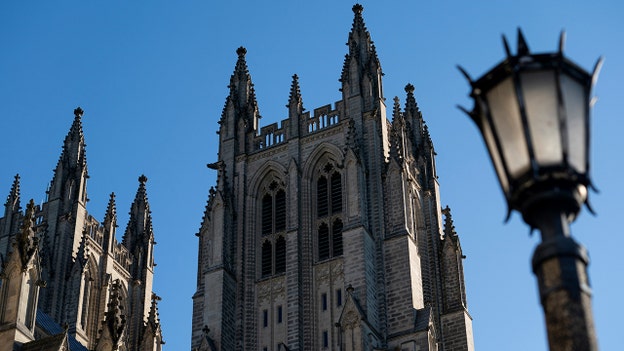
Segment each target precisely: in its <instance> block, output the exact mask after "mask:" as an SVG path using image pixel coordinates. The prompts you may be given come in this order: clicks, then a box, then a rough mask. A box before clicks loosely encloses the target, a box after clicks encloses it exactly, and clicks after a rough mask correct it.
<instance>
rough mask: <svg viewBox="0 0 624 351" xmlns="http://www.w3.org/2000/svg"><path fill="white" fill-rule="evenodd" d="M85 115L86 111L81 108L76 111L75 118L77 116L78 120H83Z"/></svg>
mask: <svg viewBox="0 0 624 351" xmlns="http://www.w3.org/2000/svg"><path fill="white" fill-rule="evenodd" d="M83 114H84V110H83V109H82V108H80V106H78V107H76V108H75V109H74V116H76V118H81V117H82V115H83Z"/></svg>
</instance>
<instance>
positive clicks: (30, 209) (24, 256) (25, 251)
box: [13, 199, 39, 269]
mask: <svg viewBox="0 0 624 351" xmlns="http://www.w3.org/2000/svg"><path fill="white" fill-rule="evenodd" d="M34 224H35V201H34V200H33V199H30V202H29V203H28V205H26V215H25V216H24V219H23V222H22V226H21V228H20V232H19V233H18V234H17V236H16V238H15V242H14V244H13V245H14V247H15V248H16V249H17V251H18V252H19V253H20V258H21V260H22V262H21V263H22V269H26V267H27V265H28V262H29V261H30V259H31V257H32V256H33V254H34V253H35V251H36V250H37V247H38V245H39V238H37V237H35V232H34V230H33V227H34Z"/></svg>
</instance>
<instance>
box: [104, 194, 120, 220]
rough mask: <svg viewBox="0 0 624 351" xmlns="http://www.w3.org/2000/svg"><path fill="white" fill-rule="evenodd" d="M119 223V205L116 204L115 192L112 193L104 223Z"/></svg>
mask: <svg viewBox="0 0 624 351" xmlns="http://www.w3.org/2000/svg"><path fill="white" fill-rule="evenodd" d="M116 223H117V205H116V204H115V193H111V194H110V198H109V200H108V206H106V214H105V215H104V225H110V224H113V225H115V224H116Z"/></svg>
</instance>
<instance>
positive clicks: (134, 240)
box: [123, 175, 153, 252]
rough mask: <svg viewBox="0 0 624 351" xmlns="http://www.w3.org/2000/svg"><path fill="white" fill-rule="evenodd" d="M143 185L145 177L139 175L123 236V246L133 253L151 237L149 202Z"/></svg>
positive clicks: (145, 180) (145, 181)
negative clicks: (137, 186)
mask: <svg viewBox="0 0 624 351" xmlns="http://www.w3.org/2000/svg"><path fill="white" fill-rule="evenodd" d="M145 183H147V177H146V176H145V175H141V176H140V177H139V188H138V190H137V193H136V196H135V197H134V202H133V203H132V206H131V207H130V219H129V220H128V225H127V226H126V231H125V233H124V236H123V244H124V246H126V247H127V248H128V249H129V250H130V252H133V251H134V248H135V247H136V246H137V245H140V244H141V243H143V244H145V243H148V242H149V239H150V238H151V237H152V236H153V230H152V215H151V211H150V206H149V201H148V200H147V190H146V189H145Z"/></svg>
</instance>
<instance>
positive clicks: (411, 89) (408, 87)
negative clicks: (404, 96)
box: [405, 83, 414, 94]
mask: <svg viewBox="0 0 624 351" xmlns="http://www.w3.org/2000/svg"><path fill="white" fill-rule="evenodd" d="M405 92H406V93H408V94H413V93H414V86H413V85H412V84H411V83H407V85H406V86H405Z"/></svg>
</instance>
